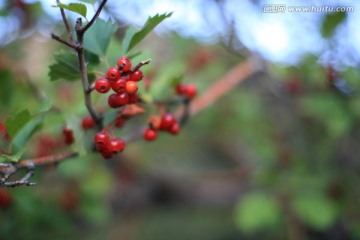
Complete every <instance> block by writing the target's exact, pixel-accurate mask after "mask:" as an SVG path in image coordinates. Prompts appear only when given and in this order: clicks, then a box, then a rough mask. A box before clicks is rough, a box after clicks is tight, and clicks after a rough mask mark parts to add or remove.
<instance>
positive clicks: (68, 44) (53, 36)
mask: <svg viewBox="0 0 360 240" xmlns="http://www.w3.org/2000/svg"><path fill="white" fill-rule="evenodd" d="M51 38H52V39H54V40H56V41H58V42H60V43H62V44H64V45H66V46H68V47H71V48H72V49H75V50H78V49H79V46H77V45H75V44H73V43H70V42H68V41H66V40H64V39H62V38H61V37H59V36H57V35H55V34H54V33H51Z"/></svg>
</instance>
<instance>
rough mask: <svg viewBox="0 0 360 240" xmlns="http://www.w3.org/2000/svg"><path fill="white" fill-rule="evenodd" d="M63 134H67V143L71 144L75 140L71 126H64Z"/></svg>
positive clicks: (65, 139) (65, 140)
mask: <svg viewBox="0 0 360 240" xmlns="http://www.w3.org/2000/svg"><path fill="white" fill-rule="evenodd" d="M63 134H64V136H65V138H64V142H65V144H66V145H70V144H72V143H73V142H74V141H75V139H74V135H73V130H72V129H71V128H69V127H64V128H63Z"/></svg>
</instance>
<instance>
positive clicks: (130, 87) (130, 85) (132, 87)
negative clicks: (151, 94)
mask: <svg viewBox="0 0 360 240" xmlns="http://www.w3.org/2000/svg"><path fill="white" fill-rule="evenodd" d="M137 90H138V85H137V83H136V82H134V81H127V82H126V91H127V92H128V93H129V94H134V93H136V91H137Z"/></svg>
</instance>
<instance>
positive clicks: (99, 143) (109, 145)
mask: <svg viewBox="0 0 360 240" xmlns="http://www.w3.org/2000/svg"><path fill="white" fill-rule="evenodd" d="M94 141H95V146H96V150H97V151H99V152H100V154H101V156H102V157H103V158H111V157H112V156H113V155H114V154H117V153H119V152H122V151H123V150H124V148H125V141H124V140H122V139H121V138H110V136H109V134H108V133H107V131H101V132H98V133H97V134H96V135H95V137H94Z"/></svg>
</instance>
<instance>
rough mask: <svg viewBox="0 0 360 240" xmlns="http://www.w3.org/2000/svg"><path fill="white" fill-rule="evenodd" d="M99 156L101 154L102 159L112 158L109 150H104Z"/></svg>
mask: <svg viewBox="0 0 360 240" xmlns="http://www.w3.org/2000/svg"><path fill="white" fill-rule="evenodd" d="M100 154H101V156H102V157H103V158H105V159H109V158H112V156H113V153H112V152H111V151H110V150H108V149H106V150H104V151H101V152H100Z"/></svg>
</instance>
